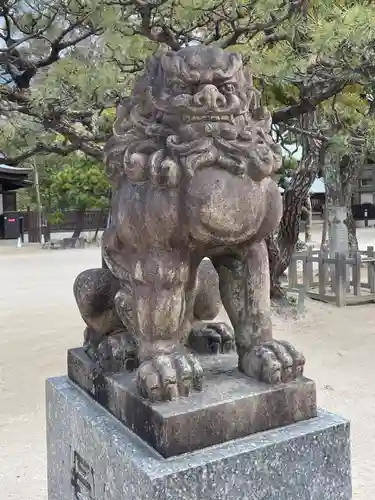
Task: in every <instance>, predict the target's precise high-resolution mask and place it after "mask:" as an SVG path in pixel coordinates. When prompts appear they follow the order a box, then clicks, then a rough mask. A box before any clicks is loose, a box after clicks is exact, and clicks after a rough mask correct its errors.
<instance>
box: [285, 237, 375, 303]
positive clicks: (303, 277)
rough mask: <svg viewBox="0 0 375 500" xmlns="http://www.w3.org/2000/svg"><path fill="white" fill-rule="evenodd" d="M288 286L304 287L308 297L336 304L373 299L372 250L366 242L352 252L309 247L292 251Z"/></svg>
mask: <svg viewBox="0 0 375 500" xmlns="http://www.w3.org/2000/svg"><path fill="white" fill-rule="evenodd" d="M288 288H289V290H296V289H301V288H302V289H304V291H305V293H306V294H307V296H308V297H311V298H313V299H316V300H321V301H323V302H328V303H335V304H336V305H337V306H338V307H342V306H345V305H355V304H364V303H368V302H373V301H375V253H374V247H372V246H369V247H367V249H366V250H365V251H358V252H357V253H356V254H355V255H354V256H351V257H348V256H347V255H345V254H340V253H337V254H336V255H335V256H334V257H330V256H329V255H328V252H321V251H319V250H313V249H312V248H311V247H310V248H309V249H308V250H307V251H306V252H299V253H296V254H294V255H293V257H292V259H291V262H290V265H289V268H288Z"/></svg>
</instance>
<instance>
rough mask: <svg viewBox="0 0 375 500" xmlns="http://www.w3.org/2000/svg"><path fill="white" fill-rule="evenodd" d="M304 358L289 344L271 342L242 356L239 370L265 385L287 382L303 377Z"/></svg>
mask: <svg viewBox="0 0 375 500" xmlns="http://www.w3.org/2000/svg"><path fill="white" fill-rule="evenodd" d="M304 365H305V358H304V356H303V355H302V354H301V353H300V352H298V351H297V350H296V349H295V348H294V347H293V346H292V345H291V344H290V343H289V342H285V341H281V340H271V341H269V342H264V343H262V344H260V345H257V346H255V347H253V348H252V349H251V350H250V351H249V352H246V353H244V354H243V355H242V357H241V358H240V360H239V369H240V370H241V371H243V372H244V373H245V374H246V375H248V376H249V377H253V378H255V379H257V380H259V381H261V382H266V383H267V384H279V383H281V382H289V381H291V380H296V379H297V378H300V377H302V376H303V368H304Z"/></svg>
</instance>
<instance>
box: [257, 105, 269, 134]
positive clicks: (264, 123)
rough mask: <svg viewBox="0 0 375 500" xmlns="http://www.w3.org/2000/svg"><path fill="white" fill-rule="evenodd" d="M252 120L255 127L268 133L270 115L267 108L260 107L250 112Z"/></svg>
mask: <svg viewBox="0 0 375 500" xmlns="http://www.w3.org/2000/svg"><path fill="white" fill-rule="evenodd" d="M252 116H253V119H254V120H255V121H256V122H257V126H258V127H261V128H262V129H263V130H266V131H267V132H269V131H270V130H271V125H272V115H271V113H270V112H269V111H268V109H267V108H265V107H263V106H260V107H258V108H255V109H254V110H252Z"/></svg>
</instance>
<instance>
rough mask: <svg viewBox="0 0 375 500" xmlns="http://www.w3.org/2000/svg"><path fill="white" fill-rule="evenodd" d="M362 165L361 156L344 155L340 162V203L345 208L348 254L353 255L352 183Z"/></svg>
mask: <svg viewBox="0 0 375 500" xmlns="http://www.w3.org/2000/svg"><path fill="white" fill-rule="evenodd" d="M362 163H363V157H362V156H361V155H345V156H344V157H343V158H342V159H341V162H340V185H341V189H342V202H343V205H344V206H346V210H347V217H346V225H347V227H348V239H349V252H350V254H351V255H352V254H354V253H355V252H356V251H357V250H358V240H357V228H356V225H355V220H354V217H353V212H352V195H353V181H354V179H355V178H356V177H357V176H358V173H359V170H360V168H361V166H362Z"/></svg>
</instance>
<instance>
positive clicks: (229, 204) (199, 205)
mask: <svg viewBox="0 0 375 500" xmlns="http://www.w3.org/2000/svg"><path fill="white" fill-rule="evenodd" d="M186 196H187V198H186V210H187V216H188V219H189V228H190V234H191V235H192V236H193V238H195V239H197V240H199V241H202V242H207V243H210V244H215V243H217V244H237V243H241V242H243V241H246V240H247V239H249V238H251V237H252V236H253V235H254V234H256V232H257V230H258V228H259V225H260V223H261V221H262V220H263V218H264V215H265V212H266V203H265V184H264V183H263V182H260V183H258V182H254V181H252V180H251V179H249V178H243V177H239V176H234V175H232V174H230V173H229V172H226V171H224V170H221V169H220V170H219V169H215V168H207V169H202V170H200V171H198V172H196V173H195V175H194V177H193V178H192V180H191V181H190V183H189V186H188V189H187V193H186Z"/></svg>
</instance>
